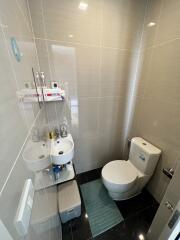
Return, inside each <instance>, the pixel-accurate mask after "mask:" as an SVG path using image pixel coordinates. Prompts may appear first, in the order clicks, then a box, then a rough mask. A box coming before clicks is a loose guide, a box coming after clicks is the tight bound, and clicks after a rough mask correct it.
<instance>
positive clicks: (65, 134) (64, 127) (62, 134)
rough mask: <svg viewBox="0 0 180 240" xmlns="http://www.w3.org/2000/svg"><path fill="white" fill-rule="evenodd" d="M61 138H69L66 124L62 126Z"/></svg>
mask: <svg viewBox="0 0 180 240" xmlns="http://www.w3.org/2000/svg"><path fill="white" fill-rule="evenodd" d="M60 136H61V137H62V138H64V137H67V125H66V124H65V123H63V124H61V125H60Z"/></svg>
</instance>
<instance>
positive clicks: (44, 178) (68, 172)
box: [34, 162, 75, 190]
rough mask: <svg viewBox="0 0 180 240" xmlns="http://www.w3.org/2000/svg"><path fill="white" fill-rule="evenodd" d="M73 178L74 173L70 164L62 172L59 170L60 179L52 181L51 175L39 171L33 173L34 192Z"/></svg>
mask: <svg viewBox="0 0 180 240" xmlns="http://www.w3.org/2000/svg"><path fill="white" fill-rule="evenodd" d="M74 177H75V171H74V167H73V164H72V162H71V163H70V164H69V165H68V166H67V167H66V168H64V169H63V170H61V173H60V178H59V179H58V180H56V181H55V180H54V176H53V174H51V173H49V172H48V171H41V172H36V173H35V179H34V186H35V190H40V189H44V188H47V187H50V186H53V185H56V184H59V183H63V182H67V181H70V180H72V179H74Z"/></svg>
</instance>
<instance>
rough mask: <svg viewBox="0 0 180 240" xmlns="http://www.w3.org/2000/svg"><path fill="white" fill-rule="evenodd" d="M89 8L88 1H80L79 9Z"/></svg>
mask: <svg viewBox="0 0 180 240" xmlns="http://www.w3.org/2000/svg"><path fill="white" fill-rule="evenodd" d="M87 8H88V4H87V3H85V2H80V3H79V9H80V10H83V11H86V10H87Z"/></svg>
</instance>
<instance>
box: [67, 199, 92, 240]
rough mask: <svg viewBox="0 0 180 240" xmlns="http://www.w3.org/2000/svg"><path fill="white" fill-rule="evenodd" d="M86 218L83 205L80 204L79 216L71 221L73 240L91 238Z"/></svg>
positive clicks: (87, 239)
mask: <svg viewBox="0 0 180 240" xmlns="http://www.w3.org/2000/svg"><path fill="white" fill-rule="evenodd" d="M86 216H87V215H86V210H85V207H84V203H82V214H81V216H80V217H79V218H76V219H73V220H72V221H71V224H72V234H73V240H89V239H91V238H92V234H91V229H90V225H89V221H88V219H87V218H86Z"/></svg>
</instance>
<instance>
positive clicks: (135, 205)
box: [116, 189, 158, 219]
mask: <svg viewBox="0 0 180 240" xmlns="http://www.w3.org/2000/svg"><path fill="white" fill-rule="evenodd" d="M116 204H117V206H118V208H119V210H120V212H121V214H122V215H123V217H124V218H125V219H126V218H128V217H130V216H133V215H134V214H136V213H137V212H139V211H141V210H142V209H145V208H147V207H149V206H153V205H154V206H157V207H158V203H157V202H156V200H155V199H154V198H153V197H152V196H151V194H150V193H149V192H148V191H147V190H146V189H145V190H143V192H142V193H141V194H139V195H138V196H136V197H134V198H131V199H128V200H125V201H116Z"/></svg>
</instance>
